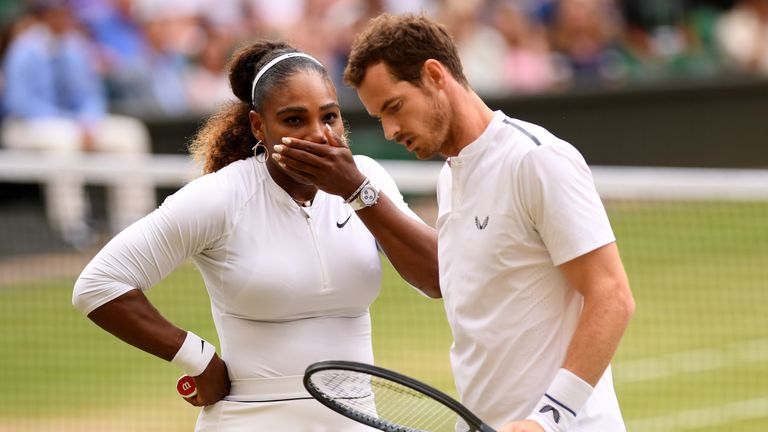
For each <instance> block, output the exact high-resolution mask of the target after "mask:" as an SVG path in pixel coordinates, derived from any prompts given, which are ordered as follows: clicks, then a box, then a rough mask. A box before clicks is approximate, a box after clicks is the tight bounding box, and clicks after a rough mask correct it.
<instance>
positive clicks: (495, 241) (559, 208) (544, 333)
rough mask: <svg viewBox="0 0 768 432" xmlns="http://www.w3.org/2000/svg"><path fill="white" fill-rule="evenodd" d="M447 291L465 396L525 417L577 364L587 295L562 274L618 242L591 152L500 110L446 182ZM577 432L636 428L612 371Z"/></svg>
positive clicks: (496, 420)
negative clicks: (574, 348)
mask: <svg viewBox="0 0 768 432" xmlns="http://www.w3.org/2000/svg"><path fill="white" fill-rule="evenodd" d="M438 205H439V211H438V219H437V230H438V247H439V252H438V253H439V265H440V285H441V289H442V292H443V298H444V305H445V310H446V313H447V316H448V321H449V323H450V325H451V329H452V331H453V337H454V343H453V346H452V348H451V363H452V368H453V372H454V377H455V381H456V385H457V388H458V391H459V394H460V395H461V400H462V402H463V403H465V404H466V405H467V406H468V408H469V409H470V410H473V411H474V412H475V413H476V414H477V415H478V416H479V417H480V418H482V419H483V420H484V421H486V422H488V423H489V424H490V425H492V426H494V427H497V428H498V427H500V426H502V425H503V424H505V423H507V422H509V421H512V420H519V419H523V418H525V417H526V416H527V415H528V414H530V411H531V410H532V409H533V407H534V405H535V404H536V402H537V401H538V400H539V398H540V397H541V396H542V395H543V394H544V392H545V390H546V389H547V387H548V386H549V384H550V382H551V381H552V379H553V378H554V376H555V374H556V372H557V371H558V370H559V368H560V367H561V366H562V364H563V361H564V360H565V355H566V350H567V348H568V345H569V343H570V340H571V337H572V335H573V332H574V331H575V329H576V325H577V321H578V318H579V314H580V312H581V308H582V300H583V299H582V296H581V295H580V294H579V293H578V292H577V291H576V290H574V289H573V288H572V287H571V286H569V284H568V283H567V282H566V280H565V278H564V276H563V274H562V273H561V271H560V270H559V269H558V268H557V267H556V266H557V265H560V264H562V263H564V262H567V261H569V260H571V259H573V258H576V257H578V256H580V255H583V254H585V253H587V252H590V251H592V250H594V249H596V248H598V247H600V246H603V245H606V244H608V243H611V242H613V241H614V240H615V238H614V235H613V231H612V229H611V226H610V224H609V221H608V217H607V215H606V213H605V210H604V208H603V205H602V203H601V201H600V198H599V196H598V194H597V192H596V190H595V187H594V183H593V180H592V176H591V172H590V170H589V168H588V167H587V165H586V163H585V161H584V159H583V158H582V156H581V155H580V154H579V152H578V151H577V150H576V149H575V148H574V147H573V146H571V145H570V144H568V143H566V142H565V141H562V140H560V139H558V138H557V137H555V136H554V135H552V134H551V133H549V132H548V131H546V130H545V129H543V128H541V127H539V126H536V125H534V124H531V123H526V122H523V121H520V120H515V119H511V118H508V117H506V116H505V115H504V114H503V113H502V112H496V113H495V115H494V117H493V120H492V121H491V123H490V125H489V126H488V128H487V129H486V130H485V131H484V132H483V134H482V135H481V136H480V137H479V138H478V139H477V140H476V141H475V142H473V143H472V144H470V145H469V146H467V147H465V148H464V149H462V151H461V152H460V153H459V155H458V156H456V157H452V158H450V159H449V161H448V163H446V165H445V167H444V168H443V170H442V172H441V174H440V177H439V181H438ZM570 430H571V431H600V432H613V431H624V430H625V429H624V426H623V421H622V418H621V412H620V410H619V406H618V402H617V400H616V396H615V392H614V390H613V384H612V381H611V373H610V368H609V369H608V370H607V371H606V373H605V374H604V376H603V378H602V379H601V381H600V383H599V384H598V386H597V387H596V389H595V392H594V393H593V394H592V396H591V397H590V399H589V400H588V402H587V404H586V405H585V406H584V408H583V409H582V410H581V412H579V415H578V417H577V421H576V423H575V424H574V426H573V427H572V428H571V429H570Z"/></svg>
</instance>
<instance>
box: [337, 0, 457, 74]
mask: <svg viewBox="0 0 768 432" xmlns="http://www.w3.org/2000/svg"><path fill="white" fill-rule="evenodd" d="M428 59H435V60H437V61H439V62H440V63H442V64H443V66H445V67H446V68H447V69H448V71H449V72H450V74H451V75H452V76H453V78H454V79H455V80H456V81H458V82H459V83H461V84H462V85H463V86H465V87H469V82H468V81H467V78H466V77H465V76H464V72H463V69H462V66H461V60H460V59H459V54H458V51H457V49H456V44H455V42H454V41H453V38H451V35H450V34H449V33H448V30H447V29H446V28H445V27H444V26H443V25H442V24H440V23H438V22H436V21H434V20H432V19H431V18H428V17H426V16H424V15H414V14H403V15H391V14H386V13H385V14H381V15H379V16H377V17H376V18H373V19H372V20H370V21H369V22H368V25H367V26H366V28H365V29H364V30H363V31H362V32H361V33H360V34H358V35H357V37H355V40H354V42H353V43H352V50H351V53H350V55H349V61H348V62H347V67H346V68H345V69H344V82H345V83H347V84H348V85H350V86H352V87H359V86H360V83H362V81H363V78H365V72H366V70H367V69H368V68H369V67H371V66H374V65H376V64H378V63H380V62H383V63H384V64H385V65H386V66H387V67H388V68H389V70H390V72H391V73H392V75H393V76H394V77H395V78H396V79H398V80H400V81H407V82H409V83H411V84H413V85H415V86H417V87H421V67H422V65H423V64H424V62H425V61H426V60H428Z"/></svg>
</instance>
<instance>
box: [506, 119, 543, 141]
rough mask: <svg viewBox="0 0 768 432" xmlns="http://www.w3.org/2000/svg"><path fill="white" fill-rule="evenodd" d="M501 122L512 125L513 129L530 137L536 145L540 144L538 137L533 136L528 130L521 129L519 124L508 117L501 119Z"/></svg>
mask: <svg viewBox="0 0 768 432" xmlns="http://www.w3.org/2000/svg"><path fill="white" fill-rule="evenodd" d="M502 122H503V123H504V124H508V125H510V126H512V127H514V128H515V129H517V130H519V131H520V132H522V133H524V134H525V136H527V137H528V138H530V139H531V141H533V142H534V144H536V145H537V146H541V141H539V139H538V138H536V137H535V136H534V135H533V134H532V133H530V132H528V131H527V130H525V129H523V127H522V126H520V125H518V124H516V123H514V122H513V121H512V120H510V119H508V118H505V119H504V120H502Z"/></svg>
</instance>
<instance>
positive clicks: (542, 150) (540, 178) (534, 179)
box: [518, 145, 615, 265]
mask: <svg viewBox="0 0 768 432" xmlns="http://www.w3.org/2000/svg"><path fill="white" fill-rule="evenodd" d="M518 174H519V176H520V177H519V180H520V182H519V183H518V184H520V185H521V187H520V190H519V191H518V193H519V194H520V197H521V200H522V203H523V207H524V208H525V209H526V210H527V211H528V214H529V216H530V218H531V220H532V222H533V224H534V226H535V228H536V230H537V231H538V232H539V235H541V238H542V240H543V241H544V244H545V245H546V246H547V250H548V251H549V254H550V256H551V258H552V262H553V264H554V265H560V264H562V263H564V262H567V261H570V260H572V259H574V258H576V257H579V256H581V255H584V254H585V253H587V252H590V251H592V250H595V249H597V248H598V247H600V246H604V245H606V244H608V243H611V242H613V241H615V237H614V235H613V230H612V229H611V225H610V222H609V221H608V216H607V214H606V212H605V208H604V207H603V203H602V201H601V200H600V196H599V195H598V193H597V190H596V189H595V185H594V181H593V179H592V173H591V171H590V170H589V167H588V166H587V164H586V162H585V161H584V158H583V157H582V156H581V155H580V154H579V153H578V151H577V150H576V149H575V148H572V147H570V146H568V147H566V146H557V145H547V146H541V147H538V148H536V149H535V150H532V151H531V152H529V153H528V154H527V155H526V156H525V158H524V159H523V160H522V162H521V164H520V169H519V171H518Z"/></svg>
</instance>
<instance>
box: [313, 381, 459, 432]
mask: <svg viewBox="0 0 768 432" xmlns="http://www.w3.org/2000/svg"><path fill="white" fill-rule="evenodd" d="M311 383H312V385H313V386H314V387H315V388H316V389H317V390H318V391H320V392H321V393H323V394H324V395H325V397H326V399H328V400H330V401H332V402H333V403H334V404H335V405H337V406H339V407H341V408H343V409H345V410H347V411H348V412H351V413H355V414H357V415H360V414H362V415H363V416H365V417H368V419H369V420H371V421H378V422H383V424H387V425H390V426H393V428H392V429H387V430H392V431H403V432H406V431H430V432H432V431H434V432H442V431H445V432H455V431H457V430H458V429H457V427H456V425H457V421H458V416H457V415H456V413H455V412H454V411H453V410H451V409H450V408H448V407H446V406H445V405H443V404H441V403H440V402H437V401H436V400H434V399H432V398H431V397H429V396H427V395H425V394H423V393H421V392H418V391H416V390H413V389H411V388H408V387H405V386H403V385H401V384H398V383H396V382H393V381H390V380H387V379H384V378H380V377H376V376H371V375H368V374H365V373H359V372H353V371H344V370H327V371H322V372H321V373H316V374H314V375H313V376H312V380H311ZM462 423H463V422H462Z"/></svg>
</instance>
